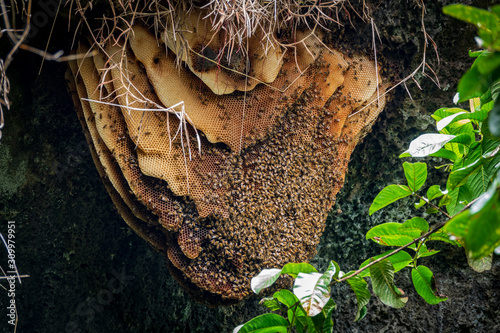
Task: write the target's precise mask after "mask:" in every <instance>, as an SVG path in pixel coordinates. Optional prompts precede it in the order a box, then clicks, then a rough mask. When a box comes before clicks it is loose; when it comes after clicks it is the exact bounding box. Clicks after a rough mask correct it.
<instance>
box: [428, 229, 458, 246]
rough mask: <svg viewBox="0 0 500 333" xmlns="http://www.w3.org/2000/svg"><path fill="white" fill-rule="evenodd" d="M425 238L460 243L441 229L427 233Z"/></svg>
mask: <svg viewBox="0 0 500 333" xmlns="http://www.w3.org/2000/svg"><path fill="white" fill-rule="evenodd" d="M427 240H429V241H440V242H445V243H448V244H451V245H455V246H459V245H460V244H459V243H458V242H457V241H456V240H453V239H450V236H449V235H448V233H446V232H444V231H442V230H440V231H438V232H435V233H433V234H431V235H429V236H428V237H427Z"/></svg>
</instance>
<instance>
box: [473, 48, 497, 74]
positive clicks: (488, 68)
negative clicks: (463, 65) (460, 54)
mask: <svg viewBox="0 0 500 333" xmlns="http://www.w3.org/2000/svg"><path fill="white" fill-rule="evenodd" d="M498 67H500V53H499V52H493V53H489V54H488V55H487V56H486V57H483V58H482V61H481V62H479V63H478V64H477V69H478V70H479V72H480V73H481V74H483V75H488V74H490V73H491V72H493V71H494V70H495V69H497V68H498Z"/></svg>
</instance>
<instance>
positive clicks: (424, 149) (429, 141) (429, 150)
mask: <svg viewBox="0 0 500 333" xmlns="http://www.w3.org/2000/svg"><path fill="white" fill-rule="evenodd" d="M454 138H455V135H448V134H431V133H426V134H422V135H421V136H419V137H418V138H416V139H415V140H413V141H412V142H411V143H410V148H409V149H408V153H409V154H410V155H411V156H413V157H425V156H429V155H431V154H434V153H436V152H437V151H439V150H440V149H441V148H443V147H444V145H445V144H446V143H448V142H449V141H451V140H453V139H454Z"/></svg>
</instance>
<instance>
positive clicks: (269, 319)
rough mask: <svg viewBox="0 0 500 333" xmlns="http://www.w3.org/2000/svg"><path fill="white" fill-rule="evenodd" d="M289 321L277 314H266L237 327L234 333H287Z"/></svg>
mask: <svg viewBox="0 0 500 333" xmlns="http://www.w3.org/2000/svg"><path fill="white" fill-rule="evenodd" d="M287 330H288V321H287V320H286V319H285V318H283V317H281V316H279V315H277V314H275V313H265V314H263V315H260V316H257V317H255V318H253V319H251V320H249V321H247V322H246V323H245V324H243V325H241V326H238V327H236V328H235V329H234V330H233V333H287Z"/></svg>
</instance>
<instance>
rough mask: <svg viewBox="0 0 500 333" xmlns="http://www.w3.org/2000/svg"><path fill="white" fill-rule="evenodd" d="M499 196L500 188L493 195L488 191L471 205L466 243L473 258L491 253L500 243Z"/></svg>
mask: <svg viewBox="0 0 500 333" xmlns="http://www.w3.org/2000/svg"><path fill="white" fill-rule="evenodd" d="M499 196H500V190H497V191H496V192H495V194H494V195H491V196H490V193H488V192H486V193H485V194H483V196H481V197H480V198H479V199H478V200H477V201H476V203H474V204H473V205H472V206H471V209H470V212H469V214H470V215H469V232H468V233H467V235H466V237H465V244H466V249H468V250H469V251H470V254H469V255H470V257H471V258H473V259H479V258H482V257H485V256H488V255H490V254H491V253H492V252H493V250H495V248H496V247H497V246H499V245H500V201H499ZM488 197H489V198H488ZM476 205H477V206H476Z"/></svg>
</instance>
